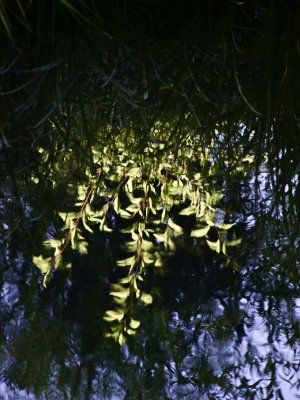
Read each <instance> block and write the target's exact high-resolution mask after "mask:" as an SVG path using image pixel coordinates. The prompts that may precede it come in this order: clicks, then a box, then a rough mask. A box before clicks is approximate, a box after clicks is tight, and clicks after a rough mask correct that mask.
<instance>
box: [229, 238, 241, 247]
mask: <svg viewBox="0 0 300 400" xmlns="http://www.w3.org/2000/svg"><path fill="white" fill-rule="evenodd" d="M241 243H242V239H241V238H239V239H236V240H231V241H229V242H226V244H227V246H237V245H238V244H241Z"/></svg>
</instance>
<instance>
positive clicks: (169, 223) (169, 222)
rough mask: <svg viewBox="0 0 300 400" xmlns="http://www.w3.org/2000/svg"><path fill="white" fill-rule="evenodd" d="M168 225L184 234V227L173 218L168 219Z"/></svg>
mask: <svg viewBox="0 0 300 400" xmlns="http://www.w3.org/2000/svg"><path fill="white" fill-rule="evenodd" d="M168 225H169V227H170V228H172V229H173V230H174V231H175V232H176V233H179V234H182V233H183V229H182V228H181V226H179V225H177V224H175V222H174V221H173V220H172V218H169V219H168Z"/></svg>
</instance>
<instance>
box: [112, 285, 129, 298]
mask: <svg viewBox="0 0 300 400" xmlns="http://www.w3.org/2000/svg"><path fill="white" fill-rule="evenodd" d="M109 294H110V295H111V296H114V297H117V298H119V299H127V297H128V296H129V290H128V289H125V288H124V289H123V290H122V291H121V290H120V291H118V292H110V293H109Z"/></svg>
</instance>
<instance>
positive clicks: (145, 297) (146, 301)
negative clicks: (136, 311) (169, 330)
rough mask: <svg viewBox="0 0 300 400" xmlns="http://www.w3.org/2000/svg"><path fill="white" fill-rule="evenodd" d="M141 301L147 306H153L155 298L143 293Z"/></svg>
mask: <svg viewBox="0 0 300 400" xmlns="http://www.w3.org/2000/svg"><path fill="white" fill-rule="evenodd" d="M140 299H141V300H142V302H143V303H144V304H146V305H148V304H151V303H152V302H153V297H152V296H151V294H148V293H142V294H141V297H140Z"/></svg>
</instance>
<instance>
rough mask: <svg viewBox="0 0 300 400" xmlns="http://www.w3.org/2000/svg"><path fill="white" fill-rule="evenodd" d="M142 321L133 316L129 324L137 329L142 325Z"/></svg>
mask: <svg viewBox="0 0 300 400" xmlns="http://www.w3.org/2000/svg"><path fill="white" fill-rule="evenodd" d="M140 324H141V322H140V321H137V320H136V319H133V318H131V320H130V322H129V325H130V327H131V328H132V329H137V328H138V327H139V326H140Z"/></svg>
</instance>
